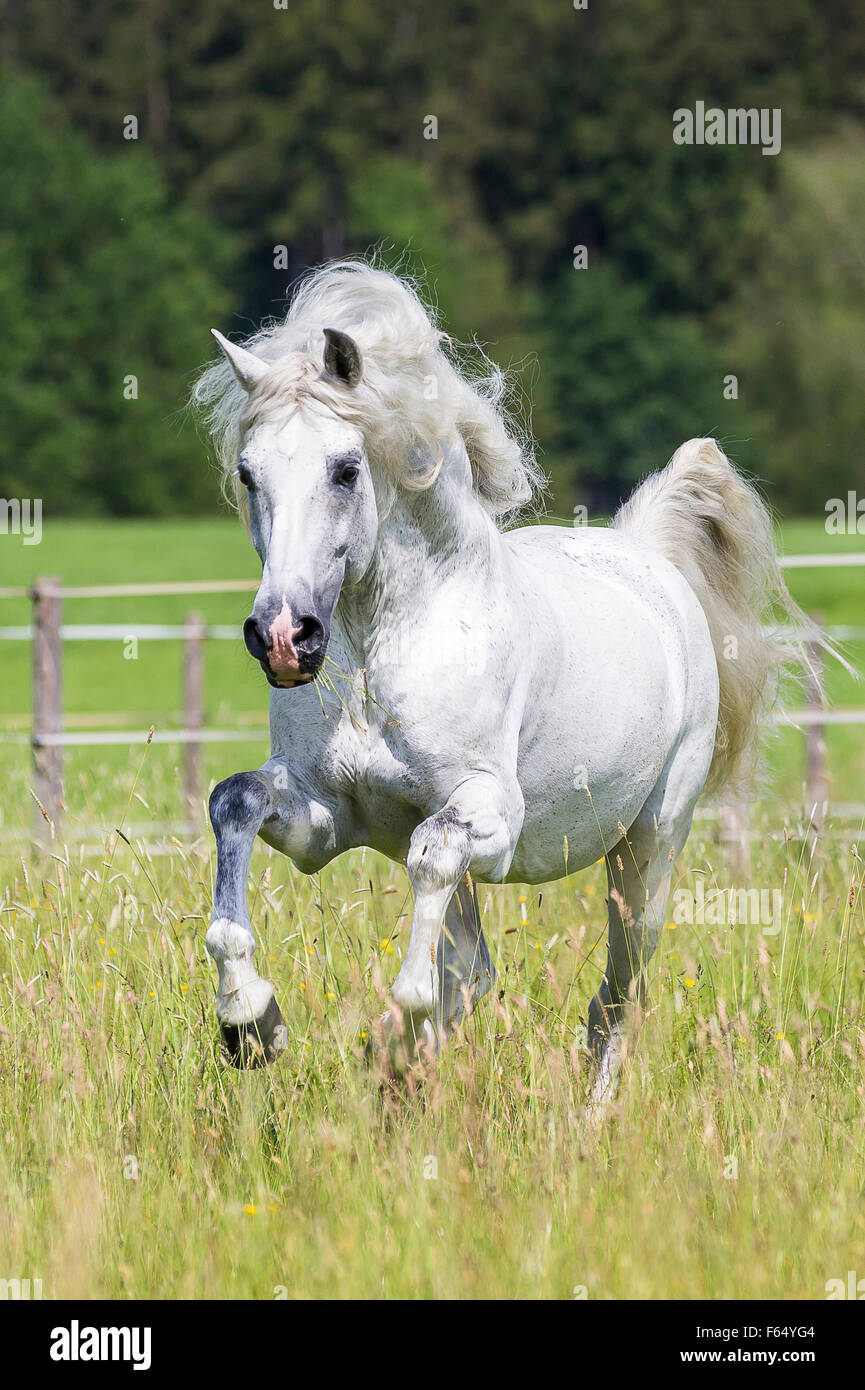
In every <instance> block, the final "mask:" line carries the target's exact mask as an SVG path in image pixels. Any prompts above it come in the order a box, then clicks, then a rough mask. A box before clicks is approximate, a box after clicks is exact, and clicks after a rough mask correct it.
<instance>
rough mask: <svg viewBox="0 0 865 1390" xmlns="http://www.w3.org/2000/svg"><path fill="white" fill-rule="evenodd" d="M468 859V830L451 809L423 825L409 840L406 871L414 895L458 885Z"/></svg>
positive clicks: (470, 845) (470, 839) (437, 813)
mask: <svg viewBox="0 0 865 1390" xmlns="http://www.w3.org/2000/svg"><path fill="white" fill-rule="evenodd" d="M471 855H472V837H471V832H470V830H469V827H468V826H467V825H466V824H465V823H464V822H463V821H462V820H461V818H460V815H459V812H458V811H457V810H456V809H455V807H453V806H446V807H444V808H443V810H441V811H438V812H436V814H435V815H434V816H430V817H429V819H428V820H425V821H423V822H422V823H421V824H420V825H419V826H418V827H417V829H416V830H415V832H414V834H413V835H412V837H411V844H410V845H409V852H408V856H407V858H406V868H407V869H408V872H409V877H410V878H411V881H412V884H413V885H414V887H415V890H416V891H424V890H427V891H430V890H433V891H434V890H436V889H439V888H441V887H443V886H444V885H449V884H453V883H458V882H459V880H460V879H461V878H462V876H463V874H464V873H465V871H466V869H467V868H468V865H469V861H470V860H471Z"/></svg>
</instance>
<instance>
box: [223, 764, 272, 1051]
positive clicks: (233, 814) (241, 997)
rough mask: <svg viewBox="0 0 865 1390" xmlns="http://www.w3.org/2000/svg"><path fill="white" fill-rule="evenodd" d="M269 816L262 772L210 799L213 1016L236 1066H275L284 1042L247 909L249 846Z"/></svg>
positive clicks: (241, 776)
mask: <svg viewBox="0 0 865 1390" xmlns="http://www.w3.org/2000/svg"><path fill="white" fill-rule="evenodd" d="M272 810H273V793H272V788H271V784H270V781H269V778H268V777H267V775H266V774H265V773H262V772H238V773H237V774H236V775H235V776H234V777H229V778H227V779H226V780H225V781H224V782H220V783H219V786H217V787H216V788H215V789H214V791H213V794H212V796H211V798H210V819H211V823H212V825H213V831H214V834H215V836H216V854H217V859H216V891H215V893H214V903H213V921H212V922H211V924H210V928H209V930H208V933H207V936H206V938H205V944H206V946H207V949H208V951H209V952H210V955H211V956H212V957H213V959H214V961H215V962H216V968H217V970H218V972H219V988H218V990H217V994H216V1012H217V1017H218V1018H219V1024H220V1028H221V1030H222V1039H223V1042H224V1044H225V1047H226V1050H227V1052H228V1054H229V1056H230V1058H231V1060H232V1062H234V1064H235V1066H239V1067H244V1066H247V1067H248V1066H258V1065H260V1064H261V1063H263V1062H271V1061H273V1059H274V1058H275V1057H276V1056H277V1054H278V1053H280V1052H282V1051H283V1049H284V1048H285V1046H286V1042H287V1033H286V1027H285V1023H284V1021H283V1017H282V1014H281V1013H280V1011H279V1006H278V1005H277V1002H276V999H275V997H274V993H273V986H272V985H271V984H270V983H269V981H267V980H262V979H261V978H260V976H259V975H258V973H257V972H256V969H255V966H254V964H253V953H254V951H255V938H254V936H253V934H252V927H251V926H250V924H249V913H248V911H247V905H246V881H247V875H248V873H249V861H250V858H251V856H252V846H253V843H254V841H255V837H256V835H257V834H258V831H259V829H260V828H261V825H262V822H263V821H264V820H265V819H266V818H267V817H268V815H269V814H270V813H271V812H272Z"/></svg>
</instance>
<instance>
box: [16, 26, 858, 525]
mask: <svg viewBox="0 0 865 1390" xmlns="http://www.w3.org/2000/svg"><path fill="white" fill-rule="evenodd" d="M0 57H2V58H3V59H4V60H5V61H6V63H7V64H8V65H9V66H10V68H11V69H13V70H14V71H16V72H18V73H22V72H23V73H28V74H32V73H34V72H37V73H38V74H39V75H40V78H41V79H42V81H44V82H45V83H47V84H48V85H49V86H50V88H51V91H52V93H53V97H54V100H55V105H54V107H53V108H43V107H42V106H41V105H40V102H39V98H37V96H36V95H35V93H34V90H33V89H32V87H30V86H26V85H25V86H22V85H21V84H20V82H19V81H17V80H15V81H7V82H6V83H5V84H4V86H5V95H4V99H3V104H2V112H0V126H2V128H0V153H2V155H3V157H4V159H3V167H4V170H5V171H6V172H5V174H4V180H5V183H6V187H5V189H4V199H5V206H3V208H2V210H0V237H2V247H3V250H4V253H5V254H4V258H3V264H2V268H0V308H2V310H3V318H4V323H5V343H4V348H3V352H4V364H3V365H4V371H3V373H2V380H0V405H2V407H3V411H4V418H5V420H6V421H7V422H8V423H7V428H6V430H5V431H4V436H3V439H2V443H0V467H2V480H3V488H2V489H0V490H3V491H5V492H7V493H13V494H14V493H15V492H16V491H17V492H22V493H23V494H24V495H28V494H32V493H36V494H39V493H42V492H44V493H45V494H46V496H49V495H50V498H51V505H52V506H54V507H55V508H56V509H57V510H60V509H63V508H65V509H69V510H82V509H87V510H89V509H94V510H95V509H107V510H113V511H121V512H125V511H146V510H153V509H160V508H163V507H168V506H176V505H182V506H184V507H193V506H199V505H205V504H206V501H207V500H208V499H214V498H215V494H216V489H215V487H214V485H213V480H212V477H211V476H210V475H209V473H208V472H207V470H206V468H205V466H204V464H203V461H202V450H201V449H200V447H199V446H198V445H197V444H196V442H195V441H194V439H192V437H191V436H184V435H180V434H178V429H179V425H178V418H177V411H178V410H179V409H180V408H181V406H182V402H183V398H184V395H185V390H186V386H187V382H188V374H189V372H190V371H191V370H192V369H193V368H194V367H195V365H196V364H197V363H198V362H199V361H200V360H201V359H202V358H204V357H206V356H207V355H208V354H209V352H210V347H209V340H208V337H207V329H208V327H209V326H210V325H211V324H212V323H213V324H219V325H220V326H222V327H223V329H225V330H228V331H234V332H237V331H242V330H243V329H245V328H248V327H252V326H253V325H254V324H256V323H258V322H259V321H260V320H261V318H263V317H265V316H267V315H269V314H274V313H279V312H280V311H281V310H282V309H283V307H284V302H285V293H286V290H287V288H288V286H289V284H290V282H291V281H292V280H293V279H294V278H295V277H296V276H297V275H298V274H299V273H301V272H302V271H303V269H304V268H305V267H307V266H309V265H311V264H314V263H316V262H317V261H319V260H321V259H323V258H326V257H329V256H334V255H343V254H346V253H357V252H363V251H365V250H367V249H368V248H369V247H370V246H373V245H378V246H380V247H381V248H382V253H383V255H384V258H385V259H386V260H390V261H393V262H398V263H400V264H402V265H403V266H407V267H408V268H409V269H411V270H413V271H420V270H421V269H425V271H426V280H427V283H428V285H429V286H430V289H431V290H432V292H433V294H434V297H435V299H436V301H437V303H438V305H439V308H440V311H441V317H442V321H443V324H444V326H446V327H447V328H448V329H449V330H450V331H452V332H453V333H454V334H455V335H456V336H458V337H460V338H463V339H468V338H471V337H473V336H477V338H478V340H479V341H480V342H481V343H482V344H485V345H487V346H488V348H489V351H490V353H491V355H492V356H494V357H495V358H497V360H499V361H500V362H502V364H503V365H509V364H522V367H523V371H522V373H521V374H520V373H518V386H519V387H520V389H522V390H523V391H526V390H528V389H529V388H530V387H533V388H534V391H533V394H534V397H535V410H534V427H535V432H536V434H537V436H538V440H539V444H540V447H541V451H542V452H541V457H542V459H543V461H544V462H545V464H546V466H547V468H548V470H549V471H550V473H551V475H552V478H553V483H554V498H553V503H552V509H553V510H554V511H557V512H559V513H564V514H569V513H570V511H571V509H572V507H573V506H574V505H575V504H576V503H578V502H584V503H587V504H588V505H590V506H592V507H597V508H602V509H605V508H608V507H609V506H611V505H613V504H614V503H615V502H616V501H617V499H618V497H619V495H620V494H621V493H622V491H625V490H627V489H628V488H629V487H630V485H631V484H632V483H633V481H634V480H636V479H637V478H638V477H640V476H641V475H642V474H643V473H645V472H646V471H648V470H649V469H651V468H653V467H657V466H659V465H661V464H663V463H664V462H665V461H666V459H667V458H668V457H669V455H670V453H671V452H672V451H673V449H674V448H675V447H676V446H677V445H678V444H679V443H680V442H681V440H682V439H683V438H685V437H687V436H689V435H692V434H694V433H698V432H704V431H713V432H715V433H717V434H718V435H719V436H720V437H721V438H722V439H723V440H725V441H726V442H727V443H728V445H729V446H730V449H731V452H732V453H733V456H734V457H735V458H737V459H738V460H739V461H740V462H742V463H744V464H745V465H746V466H747V467H749V468H750V469H751V470H752V471H754V472H756V473H758V474H759V475H760V476H761V477H763V478H764V479H765V480H766V482H767V483H768V484H769V492H770V495H771V496H772V497H773V498H774V499H775V500H777V501H778V502H779V503H781V504H782V505H784V506H786V507H794V508H796V509H797V510H803V511H808V510H811V511H817V512H820V513H822V508H823V503H824V499H825V495H826V488H827V486H830V485H831V486H830V491H831V489H834V490H835V492H836V493H837V494H840V493H842V492H844V491H846V488H847V486H849V487H855V486H856V478H855V477H854V476H853V474H854V470H855V468H856V466H857V463H858V457H857V450H858V442H859V435H860V430H859V415H860V406H859V402H860V398H861V381H862V359H863V352H865V344H863V338H862V330H861V327H860V325H861V324H862V322H863V321H865V320H863V314H862V309H863V307H865V306H863V299H865V277H863V259H862V256H861V253H857V251H856V245H857V243H856V237H855V228H856V225H857V219H858V225H860V226H861V212H862V208H861V202H862V196H863V182H862V178H861V177H860V176H859V174H858V169H859V168H860V167H862V165H861V150H862V146H863V141H865V101H863V97H862V91H863V89H862V84H861V76H860V74H861V68H862V60H863V57H865V11H863V10H862V8H861V6H859V5H857V4H855V3H854V0H768V3H766V4H764V5H762V6H760V7H759V8H757V9H755V7H754V6H753V5H752V4H746V3H736V4H727V5H723V6H719V5H718V4H717V3H716V0H695V3H693V4H689V5H687V6H684V7H682V6H670V5H669V4H668V3H667V0H590V4H589V7H588V9H586V10H576V9H574V7H573V4H572V3H570V0H532V4H531V5H528V6H527V5H525V4H524V3H523V2H522V0H499V2H498V3H496V4H495V5H489V6H481V5H467V4H465V3H463V0H440V2H439V3H438V4H437V5H435V6H429V5H427V4H425V3H421V0H327V3H325V0H286V6H285V8H276V7H275V5H274V4H273V3H271V0H262V2H261V3H259V4H256V5H244V6H241V5H239V4H238V3H237V0H187V3H185V4H183V5H179V6H170V5H169V4H168V3H167V0H142V3H140V4H137V5H134V6H120V5H118V4H117V3H116V0H93V3H91V4H90V5H88V6H87V7H82V6H81V5H79V4H78V3H76V0H56V3H54V4H52V5H51V6H50V7H44V6H42V7H40V6H17V7H9V8H8V9H7V11H6V13H5V16H4V19H3V24H2V30H0ZM697 100H701V101H704V102H705V103H706V104H707V105H708V106H711V105H717V106H720V107H722V108H724V109H726V108H727V107H730V106H733V107H758V108H759V107H768V108H776V107H777V108H780V109H781V112H782V150H781V153H780V154H779V155H777V156H774V157H771V156H764V155H762V154H761V152H760V150H759V148H753V147H741V146H679V145H676V144H674V142H673V139H672V117H673V112H674V111H675V110H676V109H677V108H678V107H688V108H693V106H694V103H695V102H696V101H697ZM40 113H41V114H40ZM128 114H134V115H136V116H137V117H138V119H139V122H140V140H139V142H138V143H137V144H135V143H133V142H126V141H124V140H123V138H122V127H123V120H124V117H125V116H126V115H128ZM430 116H434V117H435V118H436V120H437V123H438V129H437V138H436V139H428V138H425V137H426V136H427V135H429V133H430V130H429V122H428V119H427V118H428V117H430ZM575 245H585V246H586V247H587V248H588V257H589V266H588V269H587V270H585V271H579V270H575V269H573V268H572V257H573V248H574V246H575ZM277 248H285V250H284V252H282V251H278V250H277ZM232 309H233V310H234V311H235V314H234V315H233V316H232V314H231V312H230V311H231V310H232ZM61 364H62V366H61ZM133 372H134V373H136V374H138V375H139V379H140V399H139V401H138V402H136V403H134V405H132V404H130V403H127V402H124V401H123V400H122V394H121V390H120V383H121V382H122V378H123V376H124V375H126V374H128V373H133ZM730 374H732V375H735V376H737V377H738V399H735V400H733V399H725V398H724V395H723V382H724V378H725V377H726V376H728V375H730ZM118 459H121V460H122V461H123V462H122V466H121V467H118V466H117V460H118ZM816 464H819V467H817V466H815V465H816ZM7 479H9V480H10V481H7Z"/></svg>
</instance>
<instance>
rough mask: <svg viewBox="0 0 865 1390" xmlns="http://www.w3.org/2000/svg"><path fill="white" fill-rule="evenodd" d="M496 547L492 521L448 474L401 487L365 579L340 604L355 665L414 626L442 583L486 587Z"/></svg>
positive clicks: (383, 524)
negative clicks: (420, 487)
mask: <svg viewBox="0 0 865 1390" xmlns="http://www.w3.org/2000/svg"><path fill="white" fill-rule="evenodd" d="M501 545H502V539H501V536H500V534H499V532H498V531H497V530H496V527H495V524H494V522H493V521H492V520H491V518H490V517H489V516H488V514H487V513H486V511H485V510H484V508H483V507H482V506H481V504H480V502H479V501H478V499H477V497H476V496H475V494H474V493H473V492H472V490H471V488H470V487H467V486H466V485H465V483H464V482H463V481H462V480H461V479H460V478H459V477H454V475H453V473H452V472H450V471H443V473H442V475H441V476H440V477H439V478H438V480H437V481H436V482H435V483H434V484H433V486H432V487H431V488H428V489H426V490H425V491H423V492H411V491H408V490H407V489H404V488H400V489H399V491H398V492H397V495H396V498H395V500H394V503H393V505H392V506H391V507H390V509H389V510H388V512H387V514H386V516H385V517H384V518H383V519H382V521H381V523H380V526H379V534H378V543H377V546H376V551H375V555H374V557H373V560H372V563H371V565H370V567H369V570H368V572H367V574H366V576H365V577H364V579H363V581H362V582H361V583H360V584H359V585H357V586H356V587H355V588H354V589H352V590H351V591H349V592H344V593H343V595H342V596H341V597H340V601H339V607H338V614H337V617H338V621H339V623H340V626H341V627H342V629H343V632H344V634H345V636H346V638H347V639H348V641H349V643H350V645H351V647H352V648H353V649H354V650H355V651H356V652H357V654H358V657H359V659H360V660H361V661H363V658H364V655H365V653H366V652H368V651H369V650H370V647H371V646H372V645H374V644H375V642H376V641H377V640H380V639H381V637H382V636H383V635H385V634H387V632H388V631H393V630H394V629H399V628H400V627H401V626H402V625H403V624H404V623H405V622H406V621H410V622H411V623H412V625H415V624H416V621H417V617H418V614H419V613H423V611H424V610H425V609H426V607H427V605H428V603H429V599H430V597H431V595H432V594H434V593H435V592H436V589H437V588H438V587H439V586H440V585H441V584H442V583H443V582H444V581H445V580H447V581H449V582H450V581H452V580H453V579H454V578H459V576H460V575H464V576H465V581H466V583H467V584H472V583H473V584H483V583H485V581H486V579H487V578H488V576H489V575H490V572H491V570H492V569H493V568H494V567H495V563H496V559H497V557H498V554H499V552H500V548H501Z"/></svg>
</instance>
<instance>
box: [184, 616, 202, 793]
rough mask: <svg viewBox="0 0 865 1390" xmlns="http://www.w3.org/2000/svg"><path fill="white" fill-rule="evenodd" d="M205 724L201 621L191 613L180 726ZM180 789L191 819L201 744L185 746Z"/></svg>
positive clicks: (193, 729) (195, 728)
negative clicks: (181, 787)
mask: <svg viewBox="0 0 865 1390" xmlns="http://www.w3.org/2000/svg"><path fill="white" fill-rule="evenodd" d="M203 724H204V618H203V616H202V615H201V614H200V613H190V614H189V615H188V616H187V619H186V636H185V638H184V643H183V726H184V728H185V729H187V730H189V731H190V732H198V730H200V729H201V728H202V726H203ZM184 750H185V751H184V765H183V790H184V795H185V798H186V808H187V811H188V813H189V815H190V816H192V817H193V819H195V818H197V816H198V814H199V808H200V802H201V744H200V743H199V742H197V741H191V742H188V743H186V744H185V745H184Z"/></svg>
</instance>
